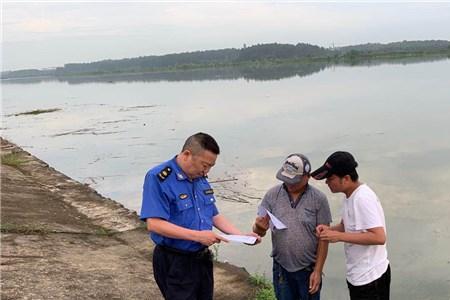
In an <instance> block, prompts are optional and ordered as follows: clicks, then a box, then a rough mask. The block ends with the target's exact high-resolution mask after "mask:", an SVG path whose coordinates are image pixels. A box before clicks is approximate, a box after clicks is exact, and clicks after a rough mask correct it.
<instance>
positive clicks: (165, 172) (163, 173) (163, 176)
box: [158, 167, 172, 181]
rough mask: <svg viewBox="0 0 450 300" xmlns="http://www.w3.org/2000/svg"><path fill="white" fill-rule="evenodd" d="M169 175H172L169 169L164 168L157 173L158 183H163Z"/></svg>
mask: <svg viewBox="0 0 450 300" xmlns="http://www.w3.org/2000/svg"><path fill="white" fill-rule="evenodd" d="M170 173H172V168H171V167H165V168H164V169H162V171H161V172H159V173H158V178H159V180H160V181H164V180H166V179H167V177H169V175H170Z"/></svg>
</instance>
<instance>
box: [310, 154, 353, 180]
mask: <svg viewBox="0 0 450 300" xmlns="http://www.w3.org/2000/svg"><path fill="white" fill-rule="evenodd" d="M357 166H358V163H357V162H356V160H355V158H354V157H353V155H351V154H350V153H349V152H345V151H337V152H334V153H333V154H331V155H330V156H329V157H328V158H327V160H326V161H325V163H324V165H323V166H321V167H320V168H318V169H317V170H315V171H314V172H312V173H311V177H313V178H314V179H317V180H322V179H324V178H328V177H330V176H331V175H333V174H335V175H337V176H339V177H343V176H345V175H348V174H350V173H352V172H353V171H354V170H355V169H356V167H357Z"/></svg>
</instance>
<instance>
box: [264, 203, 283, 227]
mask: <svg viewBox="0 0 450 300" xmlns="http://www.w3.org/2000/svg"><path fill="white" fill-rule="evenodd" d="M257 214H258V216H260V217H264V216H266V215H267V214H269V218H270V223H271V228H272V226H273V227H275V228H276V229H286V228H287V226H286V225H284V224H283V222H281V221H280V220H279V219H278V218H277V217H275V216H274V215H273V214H271V213H270V211H268V210H267V209H266V208H265V207H264V206H261V205H260V206H258V213H257Z"/></svg>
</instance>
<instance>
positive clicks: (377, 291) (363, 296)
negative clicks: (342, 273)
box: [347, 265, 391, 300]
mask: <svg viewBox="0 0 450 300" xmlns="http://www.w3.org/2000/svg"><path fill="white" fill-rule="evenodd" d="M347 286H348V289H349V291H350V299H351V300H389V293H390V286H391V267H390V266H389V265H388V268H387V270H386V272H384V274H383V275H381V277H380V278H378V279H377V280H374V281H372V282H370V283H368V284H365V285H360V286H354V285H352V284H351V283H350V282H348V281H347Z"/></svg>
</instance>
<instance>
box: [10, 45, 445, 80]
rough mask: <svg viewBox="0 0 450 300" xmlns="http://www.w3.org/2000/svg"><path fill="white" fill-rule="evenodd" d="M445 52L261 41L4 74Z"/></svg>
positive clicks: (162, 68) (436, 48)
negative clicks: (251, 44) (254, 43)
mask: <svg viewBox="0 0 450 300" xmlns="http://www.w3.org/2000/svg"><path fill="white" fill-rule="evenodd" d="M433 53H441V54H442V53H443V54H446V55H450V41H444V40H430V41H402V42H394V43H388V44H375V43H369V44H363V45H355V46H347V47H339V48H324V47H320V46H316V45H311V44H306V43H298V44H296V45H291V44H278V43H272V44H258V45H254V46H250V47H247V46H244V47H243V48H242V49H235V48H230V49H220V50H208V51H195V52H186V53H177V54H167V55H160V56H142V57H137V58H125V59H119V60H102V61H96V62H89V63H70V64H65V65H64V66H63V67H58V68H56V69H51V70H35V69H30V70H19V71H7V72H2V75H1V77H2V78H3V79H6V78H19V77H35V76H57V77H61V76H77V75H94V76H95V75H104V74H112V73H117V74H128V73H130V74H133V73H145V72H167V71H176V70H188V69H195V68H217V67H225V66H226V67H229V66H242V64H258V63H264V64H266V65H267V64H274V65H275V64H278V63H286V62H288V61H290V60H292V61H293V62H299V61H305V62H311V61H320V60H326V61H328V62H329V61H335V62H339V61H340V60H356V59H359V58H365V59H367V58H368V57H369V58H370V57H374V58H376V57H383V56H388V55H393V56H394V57H399V56H400V55H424V54H433Z"/></svg>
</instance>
